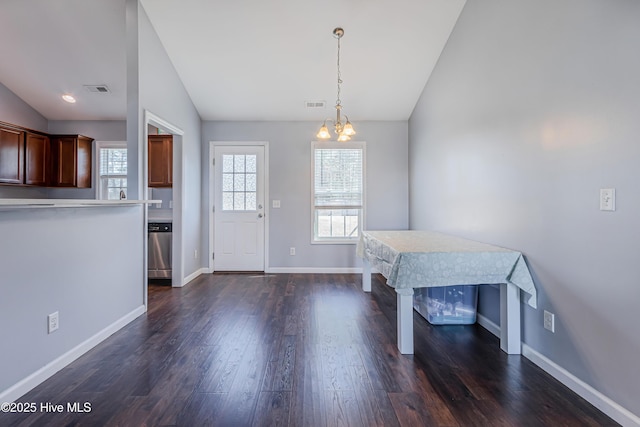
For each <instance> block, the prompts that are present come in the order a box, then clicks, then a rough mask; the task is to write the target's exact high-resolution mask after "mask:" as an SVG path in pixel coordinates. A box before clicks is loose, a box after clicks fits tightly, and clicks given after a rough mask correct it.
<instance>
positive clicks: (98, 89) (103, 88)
mask: <svg viewBox="0 0 640 427" xmlns="http://www.w3.org/2000/svg"><path fill="white" fill-rule="evenodd" d="M84 89H85V90H86V91H87V92H91V93H111V91H110V90H109V88H108V87H107V85H85V86H84Z"/></svg>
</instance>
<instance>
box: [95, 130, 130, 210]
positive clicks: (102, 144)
mask: <svg viewBox="0 0 640 427" xmlns="http://www.w3.org/2000/svg"><path fill="white" fill-rule="evenodd" d="M102 148H127V141H96V146H95V156H94V168H93V170H94V171H96V173H95V174H94V182H93V184H94V188H95V189H96V200H106V199H102V185H101V182H100V179H101V175H100V149H102ZM128 169H129V168H128V165H127V170H128ZM128 184H129V180H128V179H127V194H128V193H129V191H128V190H129V187H128Z"/></svg>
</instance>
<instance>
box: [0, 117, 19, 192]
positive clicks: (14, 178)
mask: <svg viewBox="0 0 640 427" xmlns="http://www.w3.org/2000/svg"><path fill="white" fill-rule="evenodd" d="M0 183H6V184H23V183H24V132H23V131H21V130H15V129H11V128H9V127H4V126H2V127H0Z"/></svg>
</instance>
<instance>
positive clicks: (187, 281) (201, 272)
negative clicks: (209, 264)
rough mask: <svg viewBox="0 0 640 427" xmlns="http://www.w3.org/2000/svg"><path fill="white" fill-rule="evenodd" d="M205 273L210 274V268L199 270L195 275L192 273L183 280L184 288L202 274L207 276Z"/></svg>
mask: <svg viewBox="0 0 640 427" xmlns="http://www.w3.org/2000/svg"><path fill="white" fill-rule="evenodd" d="M205 273H209V269H208V268H201V269H199V270H196V271H194V272H193V273H191V274H190V275H188V276H187V277H185V278H184V280H182V286H184V285H186V284H187V283H189V282H190V281H192V280H194V279H195V278H197V277H198V276H200V275H201V274H205Z"/></svg>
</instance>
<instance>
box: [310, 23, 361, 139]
mask: <svg viewBox="0 0 640 427" xmlns="http://www.w3.org/2000/svg"><path fill="white" fill-rule="evenodd" d="M343 35H344V30H343V29H342V28H339V27H338V28H334V30H333V36H334V37H335V38H337V39H338V64H337V65H338V97H337V99H336V120H335V122H334V121H333V120H332V119H326V120H325V121H324V123H323V124H322V127H321V128H320V130H319V131H318V133H317V135H316V138H318V139H322V140H327V139H330V138H331V133H329V128H327V122H328V121H329V122H332V123H333V127H334V131H335V133H336V135H337V136H338V141H340V142H345V141H349V140H350V139H351V137H352V136H353V135H355V134H356V131H355V130H354V129H353V126H352V125H351V122H349V117H347V115H345V116H344V117H345V120H346V122H345V123H342V119H341V117H340V112H341V111H342V102H341V101H340V86H341V85H342V79H341V75H340V39H341V38H342V36H343Z"/></svg>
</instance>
